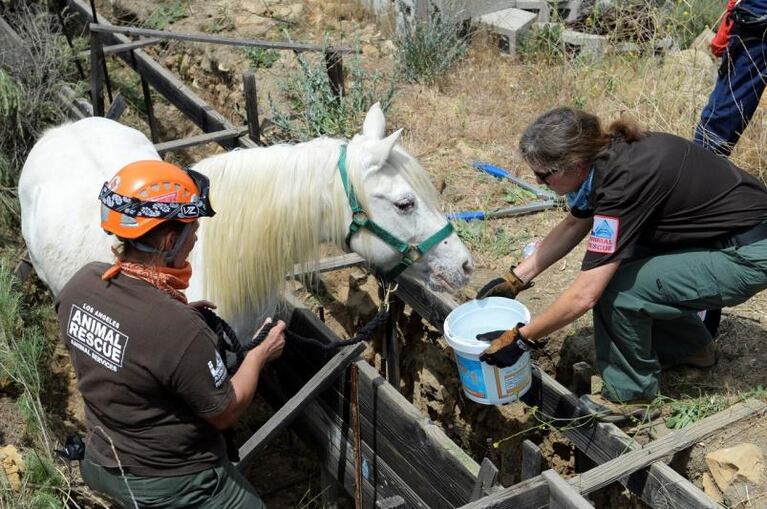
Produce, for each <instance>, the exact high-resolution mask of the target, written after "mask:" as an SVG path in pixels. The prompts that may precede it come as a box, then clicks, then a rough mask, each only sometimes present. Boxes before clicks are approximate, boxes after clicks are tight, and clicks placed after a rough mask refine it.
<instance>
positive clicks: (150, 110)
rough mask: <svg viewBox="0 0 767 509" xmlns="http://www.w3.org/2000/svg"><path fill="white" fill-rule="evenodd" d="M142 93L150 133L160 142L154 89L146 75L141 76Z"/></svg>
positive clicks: (155, 141)
mask: <svg viewBox="0 0 767 509" xmlns="http://www.w3.org/2000/svg"><path fill="white" fill-rule="evenodd" d="M131 57H133V53H131ZM141 93H142V95H143V96H144V109H145V110H146V120H147V123H148V124H149V135H150V136H151V138H152V143H158V142H159V141H160V130H159V129H158V128H157V120H156V119H155V116H154V103H153V101H152V89H151V88H149V83H148V82H147V80H146V78H144V76H141Z"/></svg>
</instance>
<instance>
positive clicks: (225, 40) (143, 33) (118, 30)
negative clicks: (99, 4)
mask: <svg viewBox="0 0 767 509" xmlns="http://www.w3.org/2000/svg"><path fill="white" fill-rule="evenodd" d="M90 29H91V31H92V32H100V33H109V34H125V35H131V36H134V37H135V36H139V37H156V38H158V39H173V40H177V41H189V42H205V43H208V44H222V45H225V46H240V47H256V48H269V49H286V50H291V51H297V52H301V51H332V52H336V53H362V51H361V50H356V49H352V48H326V47H324V46H320V45H318V44H300V43H294V42H273V41H263V40H257V39H238V38H236V37H222V36H219V35H210V34H200V33H180V32H169V31H166V30H155V29H152V28H137V27H125V26H117V25H112V24H108V25H106V24H104V23H91V24H90Z"/></svg>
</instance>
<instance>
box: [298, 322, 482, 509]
mask: <svg viewBox="0 0 767 509" xmlns="http://www.w3.org/2000/svg"><path fill="white" fill-rule="evenodd" d="M291 327H295V330H296V331H297V332H299V334H302V335H306V336H311V337H315V338H322V337H324V334H326V332H324V330H323V329H326V327H325V326H324V324H322V323H321V322H319V321H318V320H317V319H316V317H314V315H312V314H311V313H309V312H308V311H306V310H305V309H302V308H298V309H295V310H294V312H293V316H292V318H291ZM327 333H328V334H330V335H332V332H329V331H328V332H327ZM331 337H332V336H331ZM297 361H298V359H295V360H294V359H290V362H291V364H292V365H294V366H296V362H297ZM357 367H358V370H359V377H360V378H359V380H360V383H359V402H360V415H361V417H362V419H361V429H362V433H363V437H364V438H365V440H366V441H367V442H368V443H375V444H376V448H377V451H378V452H379V454H381V456H382V457H383V458H385V459H386V461H387V463H388V464H389V465H390V466H391V467H392V468H394V469H395V470H396V471H397V472H398V473H399V474H400V475H402V476H403V477H404V478H406V479H408V482H409V483H410V485H411V486H413V487H414V489H416V490H422V491H418V493H419V495H420V496H421V497H423V498H424V500H425V501H426V502H427V503H428V504H429V505H430V506H432V507H452V506H455V505H460V504H463V503H465V502H467V501H468V500H469V499H470V495H471V492H472V490H473V488H474V483H475V480H476V478H477V474H478V473H479V465H477V464H476V462H474V461H473V460H472V459H471V458H470V457H468V455H466V453H465V452H464V451H462V450H461V449H460V448H459V447H458V446H457V445H456V444H455V443H454V442H453V441H452V440H450V439H449V438H448V437H447V436H446V435H445V434H444V432H443V431H442V429H441V428H440V427H439V426H437V425H436V424H433V423H432V422H431V421H430V420H429V419H428V418H426V417H425V416H423V415H421V413H420V412H418V411H417V410H416V409H415V408H414V407H413V406H412V404H410V403H409V402H408V401H407V400H406V399H405V398H404V397H403V396H402V395H401V394H400V393H399V392H398V391H397V390H396V389H395V388H394V387H392V386H391V385H390V384H388V383H386V381H385V380H384V379H383V377H381V375H380V374H379V373H378V372H377V371H376V370H375V369H374V368H373V367H371V366H370V365H369V364H367V363H366V362H362V361H360V362H357ZM343 383H344V380H343V379H341V380H339V382H338V384H334V385H333V387H331V389H329V390H328V391H327V392H326V393H325V394H324V395H323V397H322V400H323V402H325V403H327V404H328V405H330V408H331V409H332V410H333V412H335V413H336V414H338V415H341V414H343V412H344V411H345V410H344V409H345V408H346V407H347V406H348V400H347V397H346V395H345V394H344V393H343V390H342V389H339V385H340V386H341V387H343Z"/></svg>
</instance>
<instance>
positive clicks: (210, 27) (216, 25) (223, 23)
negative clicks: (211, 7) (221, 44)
mask: <svg viewBox="0 0 767 509" xmlns="http://www.w3.org/2000/svg"><path fill="white" fill-rule="evenodd" d="M228 30H234V20H233V19H232V15H231V14H230V13H229V6H228V5H222V6H220V7H219V8H218V10H216V15H215V16H213V17H212V18H211V19H210V20H209V21H208V23H206V25H205V31H206V32H209V33H211V34H217V33H219V32H226V31H228Z"/></svg>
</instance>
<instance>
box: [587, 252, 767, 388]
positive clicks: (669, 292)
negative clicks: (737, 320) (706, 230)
mask: <svg viewBox="0 0 767 509" xmlns="http://www.w3.org/2000/svg"><path fill="white" fill-rule="evenodd" d="M641 256H643V254H642V253H639V252H638V253H637V257H635V258H632V259H630V260H624V261H623V262H622V263H621V265H620V267H619V268H618V271H617V272H616V273H615V275H614V276H613V278H612V280H611V281H610V283H609V284H608V285H607V288H606V289H605V291H604V293H603V294H602V296H601V297H600V299H599V302H598V303H597V305H596V306H595V307H594V310H593V314H594V340H595V349H596V358H597V367H598V369H599V371H600V372H601V373H602V378H603V380H604V382H605V389H604V390H603V395H604V396H605V397H607V398H609V399H610V400H613V401H631V400H635V399H652V398H654V397H655V395H656V394H657V392H658V376H659V374H660V366H661V363H664V364H665V363H674V362H679V361H681V360H683V359H684V358H686V357H688V356H689V355H692V354H694V353H695V352H697V351H698V350H700V349H701V348H703V347H705V346H706V345H707V344H708V343H710V342H711V341H712V339H713V338H712V337H711V334H710V333H709V332H708V331H707V330H706V328H705V326H704V325H703V322H702V321H701V320H700V318H698V316H697V315H696V312H697V311H701V310H704V309H718V308H722V307H724V306H734V305H737V304H740V303H742V302H745V301H746V300H748V299H749V298H751V297H753V296H754V295H755V294H757V293H758V292H760V291H761V290H764V289H765V288H767V240H761V241H759V242H755V243H753V244H749V245H747V246H742V247H739V248H735V247H730V248H727V249H722V250H706V249H686V250H679V251H672V252H667V253H663V254H657V255H654V256H644V257H641Z"/></svg>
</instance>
